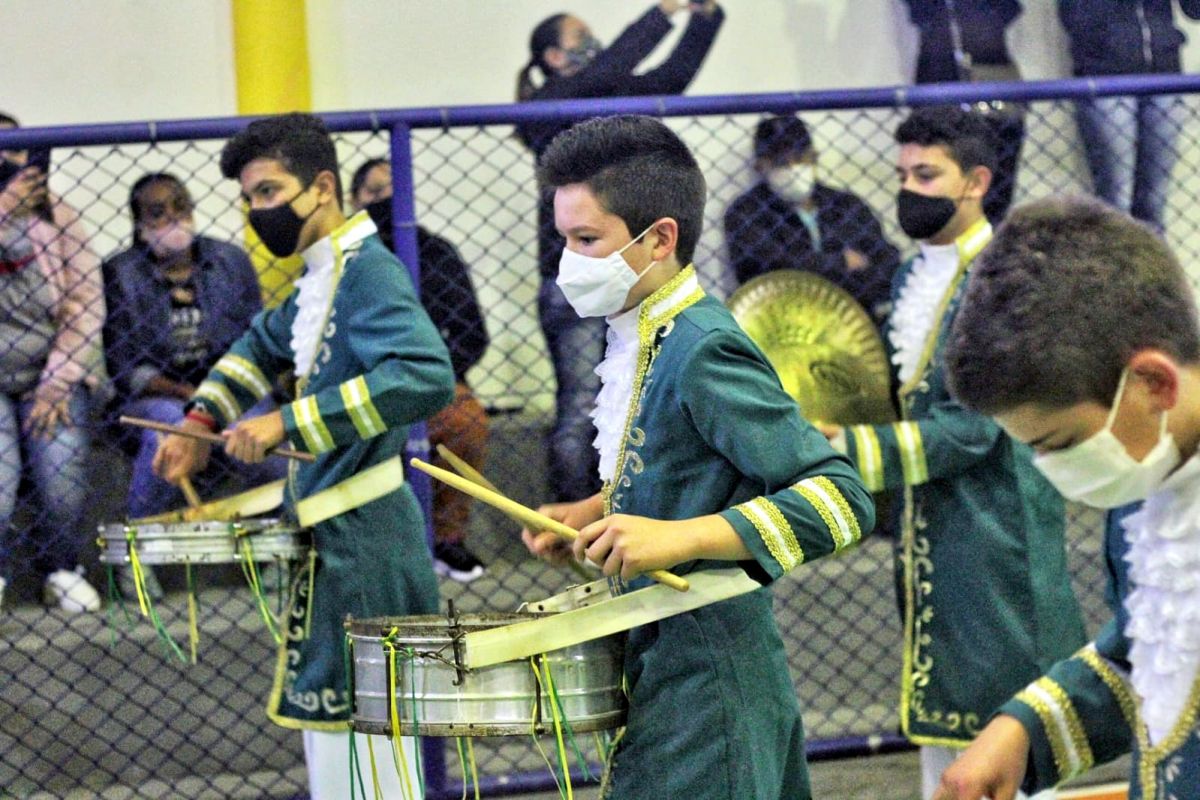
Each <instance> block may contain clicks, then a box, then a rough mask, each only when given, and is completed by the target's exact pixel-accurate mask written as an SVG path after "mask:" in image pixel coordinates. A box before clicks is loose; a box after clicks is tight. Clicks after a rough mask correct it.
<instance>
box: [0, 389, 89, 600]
mask: <svg viewBox="0 0 1200 800" xmlns="http://www.w3.org/2000/svg"><path fill="white" fill-rule="evenodd" d="M88 399H89V398H88V394H87V391H86V390H85V389H82V388H77V389H75V391H74V392H73V393H72V394H71V399H70V405H69V408H70V413H71V424H70V425H59V426H58V427H57V428H56V429H55V430H54V432H53V433H52V434H51V435H50V437H49V438H47V439H39V438H37V437H35V436H29V435H26V434H25V433H24V432H23V431H22V430H21V427H22V425H23V424H24V423H25V421H26V420H27V419H28V418H29V412H30V410H31V409H32V408H33V401H32V400H21V399H19V398H17V397H13V396H12V395H8V394H3V393H0V577H4V578H5V579H6V580H7V579H10V578H11V577H12V563H11V561H12V559H11V555H12V551H13V549H14V546H15V544H16V542H14V541H12V535H11V533H12V532H11V530H10V523H11V521H12V516H13V513H14V512H15V511H16V508H17V490H18V488H19V487H20V485H21V474H22V471H23V470H24V471H25V472H26V473H27V474H28V476H29V479H30V483H31V484H32V486H33V491H34V497H35V502H36V506H35V507H34V508H35V510H34V515H33V516H34V524H33V525H31V526H30V527H29V529H28V531H27V532H26V534H27V535H28V536H29V538H30V539H31V541H33V542H34V549H35V555H34V568H35V569H36V570H37V571H38V572H40V573H49V572H53V571H55V570H59V569H74V568H75V565H76V564H78V563H79V551H80V548H81V547H82V545H83V541H84V535H83V532H82V531H81V530H80V529H79V523H80V518H81V517H82V512H83V508H84V501H85V500H86V499H87V486H88V480H87V459H88V452H89V449H90V447H91V439H90V436H89V435H88V431H87V428H86V427H84V423H85V422H86V420H87V415H88V405H89V403H88Z"/></svg>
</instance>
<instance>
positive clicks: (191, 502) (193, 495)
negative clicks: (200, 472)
mask: <svg viewBox="0 0 1200 800" xmlns="http://www.w3.org/2000/svg"><path fill="white" fill-rule="evenodd" d="M179 488H180V489H182V490H183V496H184V498H185V499H186V500H187V504H188V506H189V507H191V508H199V507H200V506H201V505H203V503H202V501H201V500H200V493H199V492H197V491H196V487H195V486H193V485H192V479H191V478H189V477H187V476H186V475H185V476H183V477H182V478H180V479H179Z"/></svg>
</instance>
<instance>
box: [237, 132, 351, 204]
mask: <svg viewBox="0 0 1200 800" xmlns="http://www.w3.org/2000/svg"><path fill="white" fill-rule="evenodd" d="M256 158H273V159H275V160H277V161H278V162H279V163H280V164H282V165H283V168H284V169H285V170H287V171H288V172H290V173H292V174H293V175H295V176H296V177H297V178H299V179H300V182H301V183H302V184H304V186H306V187H307V186H308V185H310V184H311V183H312V182H313V179H314V178H316V177H317V173H318V172H321V171H323V170H329V171H330V172H332V173H333V177H334V182H335V184H336V192H337V202H338V205H339V206H340V205H341V203H342V179H341V176H340V175H339V174H338V162H337V149H336V148H335V147H334V145H333V139H331V138H330V137H329V130H328V129H327V128H326V127H325V123H324V122H322V121H321V120H320V118H319V117H314V116H313V115H312V114H299V113H295V114H282V115H280V116H277V117H267V118H266V119H258V120H255V121H254V122H251V123H250V124H249V125H247V126H246V129H245V130H244V131H242V132H241V133H238V134H237V135H236V136H234V137H233V138H232V139H230V140H229V141H228V142H226V143H225V149H223V150H222V151H221V174H222V175H224V176H225V177H226V178H232V179H233V180H237V179H238V177H239V176H240V175H241V174H242V169H243V168H244V167H245V166H246V165H247V164H249V163H250V162H251V161H253V160H255V159H256Z"/></svg>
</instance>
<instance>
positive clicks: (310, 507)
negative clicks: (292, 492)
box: [296, 456, 404, 528]
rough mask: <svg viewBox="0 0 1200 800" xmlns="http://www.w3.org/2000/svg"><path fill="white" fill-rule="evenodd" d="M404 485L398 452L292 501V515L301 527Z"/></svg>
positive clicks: (335, 514) (354, 507)
mask: <svg viewBox="0 0 1200 800" xmlns="http://www.w3.org/2000/svg"><path fill="white" fill-rule="evenodd" d="M403 485H404V466H403V465H402V464H401V463H400V456H395V457H393V458H389V459H388V460H387V461H384V462H383V463H381V464H376V465H375V466H373V467H369V468H367V469H364V470H363V471H362V472H359V473H357V474H356V475H354V476H353V477H350V478H347V479H346V480H344V481H342V482H341V483H338V484H335V485H333V486H330V487H329V488H328V489H322V490H321V491H319V492H317V493H316V494H314V495H310V496H309V497H306V498H304V499H303V500H301V501H300V502H299V503H296V517H297V518H298V519H299V521H300V526H301V527H303V528H311V527H312V526H313V525H316V524H317V523H318V522H324V521H325V520H327V519H331V518H333V517H336V516H337V515H339V514H345V513H346V512H347V511H353V510H354V509H356V508H358V507H359V506H365V505H366V504H367V503H369V502H371V501H372V500H378V499H379V498H381V497H383V496H384V495H385V494H391V493H392V492H394V491H396V490H397V489H399V488H400V487H401V486H403Z"/></svg>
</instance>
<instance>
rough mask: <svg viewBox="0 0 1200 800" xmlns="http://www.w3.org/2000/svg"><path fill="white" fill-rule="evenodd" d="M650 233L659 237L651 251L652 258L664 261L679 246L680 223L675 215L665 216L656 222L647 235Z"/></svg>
mask: <svg viewBox="0 0 1200 800" xmlns="http://www.w3.org/2000/svg"><path fill="white" fill-rule="evenodd" d="M650 235H654V236H657V237H658V241H656V242H655V243H654V249H653V250H651V251H650V258H652V259H653V260H655V261H664V260H665V259H667V258H669V257H670V256H671V255H672V254H674V252H675V248H676V247H678V246H679V223H678V222H676V221H675V219H674V217H663V218H662V219H660V220H658V221H657V222H655V223H654V227H653V228H651V229H650V233H648V234H647V236H650ZM681 266H682V265H681Z"/></svg>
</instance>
